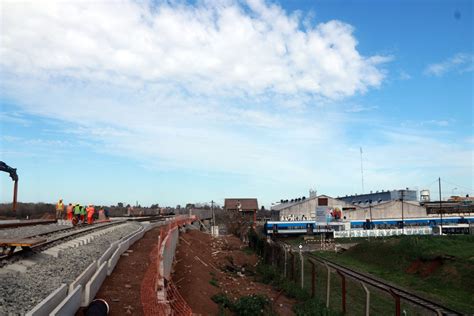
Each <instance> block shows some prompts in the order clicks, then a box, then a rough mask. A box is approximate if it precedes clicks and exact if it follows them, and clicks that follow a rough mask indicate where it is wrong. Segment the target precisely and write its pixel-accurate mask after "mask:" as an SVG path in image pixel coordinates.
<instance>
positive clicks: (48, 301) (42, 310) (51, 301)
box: [26, 283, 67, 316]
mask: <svg viewBox="0 0 474 316" xmlns="http://www.w3.org/2000/svg"><path fill="white" fill-rule="evenodd" d="M66 296H67V284H65V283H63V284H61V286H60V287H59V288H58V289H56V290H55V291H53V292H52V293H51V294H49V295H48V296H47V297H46V298H45V299H44V300H42V301H41V302H40V303H39V304H38V305H36V306H35V307H34V308H33V309H32V310H30V311H29V312H28V313H26V316H44V315H49V313H51V311H52V310H53V309H54V308H56V306H58V305H59V303H61V301H62V300H64V299H65V298H66Z"/></svg>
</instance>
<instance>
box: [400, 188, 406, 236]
mask: <svg viewBox="0 0 474 316" xmlns="http://www.w3.org/2000/svg"><path fill="white" fill-rule="evenodd" d="M404 193H405V191H404V190H400V195H401V201H402V235H404V233H405V217H404V215H405V214H404V212H403V198H404Z"/></svg>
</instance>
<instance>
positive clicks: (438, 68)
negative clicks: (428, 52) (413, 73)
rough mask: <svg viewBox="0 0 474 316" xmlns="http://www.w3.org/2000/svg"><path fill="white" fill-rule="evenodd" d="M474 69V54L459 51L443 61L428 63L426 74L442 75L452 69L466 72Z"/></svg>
mask: <svg viewBox="0 0 474 316" xmlns="http://www.w3.org/2000/svg"><path fill="white" fill-rule="evenodd" d="M473 70H474V55H472V54H464V53H458V54H456V55H454V56H453V57H450V58H448V59H447V60H445V61H443V62H440V63H435V64H430V65H428V66H427V67H426V69H425V74H427V75H433V76H437V77H440V76H442V75H444V74H445V73H447V72H451V71H457V72H459V73H464V72H471V71H473Z"/></svg>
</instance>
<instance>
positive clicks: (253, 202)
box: [224, 198, 258, 210]
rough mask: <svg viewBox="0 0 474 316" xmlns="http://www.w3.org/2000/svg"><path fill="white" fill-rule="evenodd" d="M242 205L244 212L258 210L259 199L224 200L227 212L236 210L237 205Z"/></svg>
mask: <svg viewBox="0 0 474 316" xmlns="http://www.w3.org/2000/svg"><path fill="white" fill-rule="evenodd" d="M239 203H240V205H241V209H242V210H258V202H257V199H253V198H231V199H225V200H224V208H225V209H226V210H228V209H231V210H236V209H237V208H238V207H237V205H238V204H239Z"/></svg>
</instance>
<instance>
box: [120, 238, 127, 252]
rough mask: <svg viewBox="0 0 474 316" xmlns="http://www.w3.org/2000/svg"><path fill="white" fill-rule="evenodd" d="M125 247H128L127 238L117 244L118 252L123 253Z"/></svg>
mask: <svg viewBox="0 0 474 316" xmlns="http://www.w3.org/2000/svg"><path fill="white" fill-rule="evenodd" d="M127 249H128V239H127V240H124V241H122V242H121V243H119V244H118V251H119V252H120V254H122V253H124V252H125V250H127Z"/></svg>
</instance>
